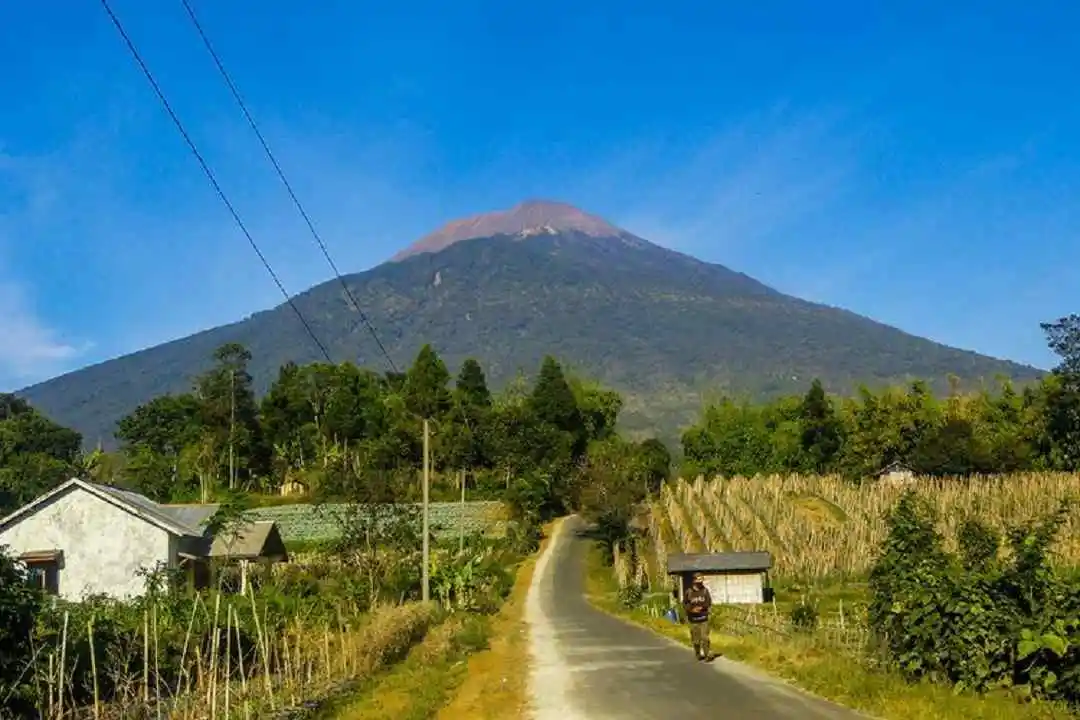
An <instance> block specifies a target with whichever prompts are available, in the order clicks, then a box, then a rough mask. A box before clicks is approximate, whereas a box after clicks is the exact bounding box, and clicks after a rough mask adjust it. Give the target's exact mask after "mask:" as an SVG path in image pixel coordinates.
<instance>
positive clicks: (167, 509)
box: [158, 503, 221, 535]
mask: <svg viewBox="0 0 1080 720" xmlns="http://www.w3.org/2000/svg"><path fill="white" fill-rule="evenodd" d="M158 507H159V508H161V511H162V512H164V513H165V514H166V515H168V516H169V517H171V518H173V519H174V520H176V521H177V522H178V523H180V524H181V525H185V526H187V527H189V528H195V529H198V531H199V534H200V535H201V534H203V532H204V531H203V528H204V527H205V525H206V523H207V521H209V520H210V518H212V517H213V516H214V513H216V512H217V511H218V508H219V507H221V506H220V505H218V504H215V503H207V504H191V505H159V506H158Z"/></svg>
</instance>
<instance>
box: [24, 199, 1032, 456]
mask: <svg viewBox="0 0 1080 720" xmlns="http://www.w3.org/2000/svg"><path fill="white" fill-rule="evenodd" d="M537 205H539V207H537ZM566 207H568V206H561V205H553V206H552V208H551V209H550V212H545V211H544V204H542V203H540V204H537V203H533V204H527V205H523V206H519V208H515V209H514V210H511V211H509V214H511V215H514V214H515V213H517V214H516V215H514V217H512V218H510V219H509V220H508V219H507V218H506V217H505V215H506V213H504V214H500V215H499V216H497V217H495V218H485V217H483V216H481V217H480V218H479V219H472V220H471V221H470V222H471V224H470V225H468V229H466V230H460V227H461V226H460V225H453V224H452V225H451V226H448V227H447V228H444V230H443V231H440V232H441V234H438V233H436V234H435V235H433V236H428V238H425V239H423V240H422V241H420V242H419V243H417V244H416V245H414V246H412V247H411V248H409V249H408V250H406V251H405V252H403V253H401V254H399V256H398V257H399V259H398V260H397V261H392V262H388V263H385V264H383V265H380V266H378V267H376V268H373V269H372V270H369V271H367V272H364V273H359V274H356V275H351V276H348V277H346V282H347V283H348V285H349V286H350V289H351V290H352V291H353V293H354V295H355V297H356V298H357V299H358V301H359V302H360V303H361V305H362V306H363V307H364V309H365V312H366V313H367V314H368V316H369V318H370V319H371V320H372V322H373V324H374V325H375V327H376V329H377V330H378V331H379V336H380V339H381V340H382V341H383V343H384V344H385V345H386V347H387V349H388V350H389V352H390V353H391V355H392V357H393V358H394V361H395V363H396V364H397V365H398V367H399V369H400V368H404V367H406V366H407V365H408V363H409V362H410V361H411V359H412V357H413V356H414V355H415V353H416V351H417V350H418V349H419V347H420V346H421V345H422V344H423V343H425V342H430V343H432V344H433V345H434V346H435V348H436V349H437V350H438V351H439V352H440V353H441V354H442V355H443V357H444V358H445V359H446V360H447V362H448V363H449V364H450V366H451V367H452V368H455V367H456V366H457V365H458V364H459V363H460V362H461V361H462V360H463V359H464V358H466V357H469V356H474V357H477V358H479V359H480V360H481V361H482V362H483V364H484V367H485V370H486V371H487V372H488V375H489V378H490V380H491V381H492V382H493V383H495V384H499V383H501V382H504V381H506V380H507V379H509V378H511V377H513V376H514V375H515V374H516V373H517V372H518V371H519V370H525V371H526V372H528V373H532V372H533V371H535V369H536V368H537V367H538V366H539V363H540V360H541V359H542V357H543V355H544V354H546V353H551V354H554V355H556V356H557V357H559V358H560V359H562V360H564V362H566V363H567V364H568V365H569V366H570V367H571V368H572V369H574V370H577V371H580V372H583V373H586V374H588V375H590V376H593V377H596V378H598V379H600V380H602V381H604V382H606V383H609V384H611V385H613V386H615V387H617V388H619V389H620V390H623V391H624V392H626V393H627V394H628V407H627V409H628V411H629V412H628V422H629V423H630V424H631V425H632V426H634V427H639V428H642V427H647V426H655V425H657V424H660V425H662V426H664V428H665V429H666V430H668V431H671V430H672V429H674V426H676V425H678V424H681V423H684V422H686V421H688V420H690V419H692V417H693V414H694V412H695V411H696V410H697V409H698V408H699V407H700V405H701V400H702V398H703V393H711V392H715V391H718V390H723V391H730V392H741V393H748V394H752V395H772V394H775V393H778V392H786V391H802V390H804V389H805V388H806V386H807V385H808V384H809V382H810V380H811V378H813V377H821V378H822V379H823V380H824V381H825V382H826V384H827V385H828V386H829V387H831V388H832V389H834V390H837V391H842V392H847V391H850V390H851V389H852V388H853V387H854V385H855V383H857V382H868V383H871V384H877V383H882V382H892V381H900V380H905V379H908V378H911V377H924V378H930V379H936V380H939V381H942V382H943V381H944V379H945V378H946V376H947V375H949V374H955V375H958V376H960V377H961V378H966V379H972V380H974V379H979V378H984V379H990V378H993V377H994V376H996V375H1006V376H1009V377H1013V378H1016V379H1021V380H1022V379H1028V378H1032V377H1035V376H1037V375H1038V374H1039V373H1038V371H1037V370H1035V369H1033V368H1030V367H1026V366H1022V365H1018V364H1016V363H1011V362H1007V361H1002V360H996V359H993V358H988V357H985V356H981V355H978V354H976V353H972V352H967V351H962V350H957V349H954V348H949V347H946V346H943V345H939V344H937V343H933V342H931V341H929V340H925V339H922V338H918V337H915V336H912V335H910V334H907V333H904V332H902V331H900V330H897V329H895V328H892V327H889V326H886V325H882V324H880V323H877V322H874V321H872V320H869V319H867V318H864V317H861V316H859V315H856V314H854V313H852V312H848V311H846V310H840V309H836V308H831V307H826V306H823V305H818V304H815V303H810V302H806V301H803V300H800V299H797V298H794V297H791V296H788V295H785V294H783V293H780V292H778V291H776V290H774V289H772V288H769V287H767V286H765V285H763V284H762V283H760V282H758V281H756V280H754V279H753V278H750V277H748V276H746V275H744V274H742V273H738V272H735V271H733V270H730V269H728V268H726V267H723V266H721V265H715V264H709V263H704V262H701V261H698V260H696V259H694V258H691V257H689V256H686V255H683V254H680V253H677V252H673V251H670V250H666V249H664V248H661V247H658V246H656V245H653V244H651V243H649V242H647V241H645V240H642V239H641V238H637V237H635V236H633V235H631V234H629V233H626V232H624V231H621V230H618V229H617V228H611V229H610V230H609V229H607V228H606V227H603V226H601V225H597V224H596V222H595V221H594V220H595V219H594V218H593V216H588V215H586V214H584V213H581V212H580V211H576V210H575V211H574V212H573V213H569V214H567V212H566V211H565V208H566ZM521 208H525V210H527V212H528V217H524V218H523V217H522V213H520V212H518V210H519V209H521ZM571 210H573V208H571ZM582 218H584V219H582ZM600 222H603V221H600ZM492 227H494V228H495V229H499V228H508V229H513V230H514V231H515V232H514V233H513V234H496V235H494V236H492V237H479V238H467V237H465V236H467V235H469V234H470V233H473V232H486V231H487V230H488V229H489V228H492ZM608 227H610V226H608ZM612 232H614V234H610V233H612ZM433 237H434V238H435V240H434V241H433V240H432V238H433ZM295 302H296V304H297V305H298V307H299V308H300V309H301V311H302V312H303V313H304V315H305V317H306V318H307V319H308V321H309V323H311V325H312V326H313V328H314V330H315V332H316V333H317V334H318V335H319V337H320V339H322V340H323V342H324V344H326V346H327V348H328V349H329V351H330V352H331V354H332V355H333V356H334V357H335V359H337V360H345V359H349V360H353V361H355V362H359V363H362V364H366V365H369V366H372V367H377V368H379V369H383V370H384V369H387V368H386V364H385V360H383V358H382V357H381V355H380V354H379V353H378V351H377V349H376V346H375V344H374V342H373V340H372V339H371V337H370V335H369V334H368V332H367V330H366V328H365V327H364V326H363V325H362V324H360V323H359V322H358V320H357V317H356V315H355V313H354V312H352V311H351V310H350V309H349V306H348V304H347V302H346V300H345V298H344V293H343V292H342V290H341V286H340V284H339V283H337V281H336V280H335V281H333V282H327V283H324V284H321V285H318V286H316V287H314V288H312V289H310V290H308V291H307V292H305V293H302V294H301V295H299V296H297V297H296V298H295ZM227 341H237V342H241V343H243V344H245V345H246V346H248V348H249V349H250V350H251V351H252V353H253V355H254V361H253V367H252V374H253V376H254V377H255V380H256V384H257V386H258V387H260V388H265V387H267V386H268V384H269V383H270V382H271V381H272V380H273V378H274V377H275V376H276V373H277V369H278V367H279V366H280V365H281V364H282V363H284V362H285V361H288V360H293V361H296V362H307V361H312V360H318V359H321V357H320V355H319V353H318V351H317V349H316V348H315V347H314V346H313V344H312V343H311V340H310V339H309V338H308V337H307V335H306V333H305V332H304V330H303V328H302V326H301V325H300V323H299V321H298V320H297V319H296V317H295V316H294V315H293V313H292V310H291V309H290V308H289V307H288V306H287V305H281V306H279V307H277V308H274V309H273V310H268V311H265V312H262V313H257V314H255V315H254V316H252V317H250V318H248V319H246V320H244V321H242V322H238V323H235V324H232V325H227V326H223V327H219V328H215V329H213V330H209V331H207V332H204V333H199V334H197V335H193V336H191V337H188V338H184V339H181V340H177V341H175V342H171V343H168V344H165V345H161V346H158V347H155V348H151V349H148V350H144V351H142V352H139V353H135V354H132V355H128V356H125V357H122V358H118V359H116V360H112V361H109V362H106V363H102V364H100V365H96V366H93V367H89V368H85V369H83V370H79V371H76V372H73V373H70V374H68V375H64V376H61V377H59V378H55V379H53V380H50V381H48V382H45V383H41V384H39V385H35V386H33V387H30V388H27V389H25V390H24V391H22V392H21V393H20V394H21V395H22V396H24V397H25V398H27V399H28V400H29V401H30V402H32V403H33V404H34V405H36V406H37V407H39V408H40V409H42V410H43V411H45V412H46V413H48V414H49V415H51V416H52V417H53V418H55V419H56V420H57V421H59V422H61V423H64V424H67V425H70V426H73V427H75V428H77V429H78V430H80V431H81V432H83V433H84V436H85V438H86V441H87V442H88V443H93V442H97V441H98V440H99V439H101V440H103V441H105V442H106V443H108V442H109V440H110V438H111V434H112V431H113V429H114V428H115V423H116V421H117V420H118V419H119V418H120V417H122V416H123V415H124V414H126V413H127V412H130V411H131V410H132V409H133V408H134V407H135V406H136V405H138V404H139V403H142V402H145V401H146V400H148V399H150V398H151V397H153V396H155V395H158V394H161V393H164V392H178V391H184V390H187V389H188V388H189V387H190V382H191V380H190V379H191V377H192V376H193V375H194V374H196V373H198V372H200V371H202V370H203V369H204V368H206V367H207V366H208V364H209V358H210V355H211V353H212V352H213V350H214V349H215V348H216V347H217V346H219V345H221V344H222V343H224V342H227Z"/></svg>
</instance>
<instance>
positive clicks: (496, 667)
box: [437, 521, 558, 720]
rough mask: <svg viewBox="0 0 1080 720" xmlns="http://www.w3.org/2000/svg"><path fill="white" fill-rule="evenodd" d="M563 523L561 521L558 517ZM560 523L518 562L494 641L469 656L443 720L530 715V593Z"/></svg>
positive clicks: (498, 719)
mask: <svg viewBox="0 0 1080 720" xmlns="http://www.w3.org/2000/svg"><path fill="white" fill-rule="evenodd" d="M556 522H558V521H556ZM553 529H554V524H550V525H547V526H545V527H544V540H543V541H542V542H541V543H540V549H539V551H538V552H536V553H535V554H533V555H532V556H531V557H529V558H527V559H526V560H525V561H524V562H522V564H521V565H520V566H519V567H518V573H517V578H516V580H515V582H514V589H513V590H512V591H511V593H510V597H509V599H508V600H507V602H506V604H505V605H504V606H503V609H502V611H501V612H500V613H499V615H498V617H497V618H496V620H495V623H494V625H493V628H492V641H491V646H490V647H489V648H488V649H487V650H484V651H482V652H479V653H477V654H476V655H474V656H473V657H472V658H470V660H469V667H468V673H467V676H466V678H465V681H464V682H463V683H462V685H461V688H460V689H459V691H458V693H457V695H456V696H455V697H454V699H453V700H452V701H451V702H450V704H449V705H447V706H446V707H445V708H443V710H442V711H441V712H440V713H439V714H438V716H437V717H438V720H502V719H503V718H520V717H526V716H527V715H528V708H529V687H528V677H529V634H528V628H527V626H526V624H525V617H524V613H525V598H526V596H527V595H528V592H529V585H530V584H531V583H532V577H533V569H534V567H535V565H536V559H537V558H538V557H539V556H540V554H541V553H543V551H544V549H545V548H546V547H547V544H548V542H549V539H548V538H550V537H551V534H552V530H553Z"/></svg>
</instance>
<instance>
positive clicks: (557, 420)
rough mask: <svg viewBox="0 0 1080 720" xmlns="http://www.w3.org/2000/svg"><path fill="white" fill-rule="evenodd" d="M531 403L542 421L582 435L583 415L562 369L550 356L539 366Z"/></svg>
mask: <svg viewBox="0 0 1080 720" xmlns="http://www.w3.org/2000/svg"><path fill="white" fill-rule="evenodd" d="M529 404H530V406H531V408H532V411H533V414H534V415H535V416H536V418H537V419H538V420H539V421H540V422H542V423H547V424H548V425H551V426H553V427H556V428H558V429H559V430H562V431H564V432H568V433H573V434H575V435H577V434H578V433H580V432H581V430H582V427H581V413H580V411H579V410H578V406H577V401H576V400H575V399H574V392H573V390H571V389H570V384H569V383H567V382H566V377H565V376H564V375H563V370H562V366H561V365H559V362H558V361H557V360H556V359H555V358H553V357H551V356H550V355H548V356H547V357H545V358H544V362H543V364H542V365H541V366H540V375H539V376H538V377H537V378H536V385H534V386H533V391H532V395H531V396H530V398H529Z"/></svg>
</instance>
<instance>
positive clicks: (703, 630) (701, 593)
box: [683, 573, 712, 660]
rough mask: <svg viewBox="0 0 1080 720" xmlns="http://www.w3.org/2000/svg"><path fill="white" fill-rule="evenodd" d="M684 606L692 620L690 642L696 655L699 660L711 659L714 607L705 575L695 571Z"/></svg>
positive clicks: (685, 596) (689, 618) (687, 616)
mask: <svg viewBox="0 0 1080 720" xmlns="http://www.w3.org/2000/svg"><path fill="white" fill-rule="evenodd" d="M683 608H684V609H685V610H686V619H687V620H689V621H690V642H691V643H693V644H694V655H696V656H697V659H698V660H709V659H711V656H710V655H709V610H711V609H712V595H710V594H709V588H707V587H705V576H704V575H702V574H701V573H694V580H693V583H692V584H691V585H690V588H689V589H688V590H687V591H686V594H685V595H684V596H683Z"/></svg>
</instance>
